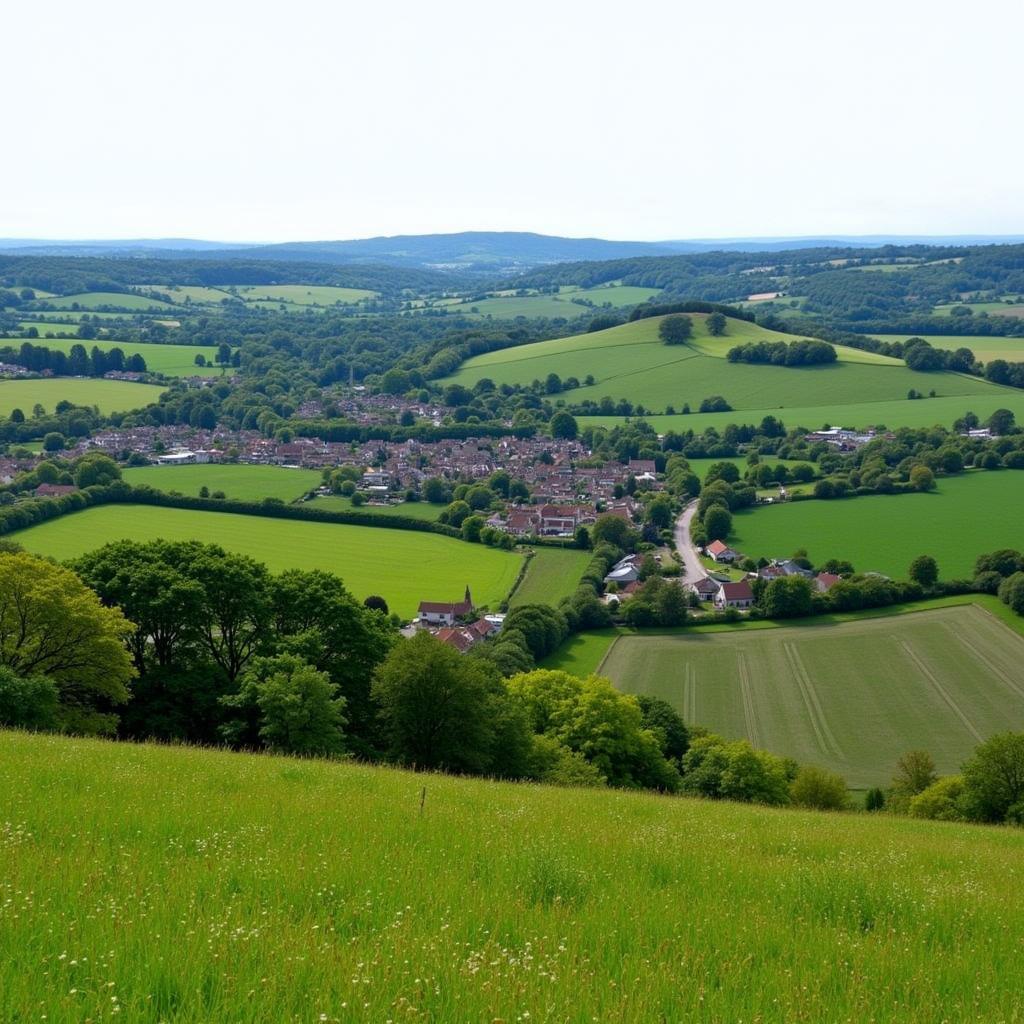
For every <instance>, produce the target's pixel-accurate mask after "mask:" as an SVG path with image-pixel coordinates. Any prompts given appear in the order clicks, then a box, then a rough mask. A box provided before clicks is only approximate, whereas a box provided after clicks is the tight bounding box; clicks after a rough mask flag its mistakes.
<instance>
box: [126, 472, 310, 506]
mask: <svg viewBox="0 0 1024 1024" xmlns="http://www.w3.org/2000/svg"><path fill="white" fill-rule="evenodd" d="M123 476H124V479H125V480H126V481H127V482H128V483H130V484H131V485H132V486H139V485H145V486H147V487H154V488H156V489H157V490H158V491H177V492H178V493H179V494H188V495H191V496H193V497H195V496H198V494H199V489H200V488H201V487H207V488H209V489H210V490H211V491H223V492H224V494H225V496H226V497H228V498H236V499H238V500H239V501H260V500H261V499H263V498H280V499H281V500H282V501H294V500H295V499H296V498H301V497H302V495H303V494H307V493H308V492H309V491H311V490H313V489H314V488H316V487H319V486H320V482H321V479H322V478H321V475H320V473H318V472H317V471H316V470H315V469H284V468H282V467H281V466H230V465H215V464H211V463H207V464H205V465H201V466H139V467H137V468H134V469H126V470H124V473H123Z"/></svg>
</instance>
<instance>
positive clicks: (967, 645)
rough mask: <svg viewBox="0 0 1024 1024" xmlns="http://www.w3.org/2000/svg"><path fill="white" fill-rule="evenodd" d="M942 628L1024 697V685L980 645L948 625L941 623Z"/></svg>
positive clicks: (1018, 694)
mask: <svg viewBox="0 0 1024 1024" xmlns="http://www.w3.org/2000/svg"><path fill="white" fill-rule="evenodd" d="M943 629H945V631H946V632H947V633H948V634H949V636H951V637H952V638H953V639H954V640H955V641H956V642H957V643H959V644H960V645H961V646H962V647H964V648H966V649H967V650H968V651H969V652H970V653H971V654H973V655H974V657H975V658H977V659H978V661H980V662H981V663H982V665H984V666H985V668H987V669H988V670H989V672H991V673H992V675H994V676H995V677H996V679H998V680H1000V681H1001V682H1002V683H1004V684H1005V685H1006V686H1007V687H1008V688H1009V689H1011V690H1013V692H1014V693H1015V694H1017V696H1018V697H1022V698H1024V686H1021V685H1020V683H1018V682H1017V681H1016V680H1014V679H1011V678H1010V676H1009V675H1008V674H1007V673H1006V672H1004V671H1003V670H1002V669H1001V668H1000V667H999V666H998V665H997V664H996V663H995V662H994V661H992V659H991V658H990V657H989V656H988V655H987V654H986V653H985V652H984V651H982V650H981V648H980V647H976V646H975V645H974V644H973V643H972V642H971V641H970V640H968V639H967V637H965V636H961V635H960V634H959V633H956V632H954V631H953V630H952V629H950V628H949V626H947V625H945V624H943Z"/></svg>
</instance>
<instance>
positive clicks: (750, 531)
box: [729, 469, 1024, 579]
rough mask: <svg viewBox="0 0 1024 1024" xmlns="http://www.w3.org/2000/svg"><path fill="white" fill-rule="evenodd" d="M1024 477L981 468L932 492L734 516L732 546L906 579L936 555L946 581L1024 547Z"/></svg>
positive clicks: (812, 503) (795, 504) (751, 552)
mask: <svg viewBox="0 0 1024 1024" xmlns="http://www.w3.org/2000/svg"><path fill="white" fill-rule="evenodd" d="M1022 508H1024V473H1022V472H1021V471H1020V470H1012V469H1007V470H985V471H982V470H978V471H975V472H968V473H964V474H962V475H959V476H953V477H942V478H940V479H939V480H938V487H937V489H936V490H935V491H933V492H931V493H928V494H897V495H878V496H875V495H868V496H865V497H859V498H847V499H840V500H838V501H803V502H791V503H789V504H783V505H772V506H767V507H761V508H756V509H745V510H743V511H740V512H737V513H736V515H735V516H734V518H733V532H732V533H731V534H730V535H729V543H730V545H732V546H733V547H734V548H736V549H737V550H738V551H742V552H743V553H744V554H747V555H750V556H751V557H753V558H755V559H756V558H760V557H762V556H763V557H765V558H788V557H789V556H790V555H792V554H793V552H794V551H797V550H798V549H800V548H803V549H804V550H806V551H807V553H808V555H809V557H810V559H811V561H813V562H817V563H821V562H825V561H827V560H828V559H830V558H845V559H848V560H849V561H851V562H852V563H853V565H854V568H855V569H857V570H858V571H859V572H881V573H885V574H886V575H887V576H892V577H894V578H899V579H905V578H906V575H907V568H908V566H909V565H910V563H911V561H912V560H913V559H914V558H915V557H916V556H917V555H932V556H933V557H934V558H935V559H936V560H937V561H938V563H939V571H940V573H941V575H942V577H943V578H944V579H963V578H969V577H970V576H971V575H972V568H973V566H974V560H975V558H976V557H977V556H978V555H980V554H983V553H984V552H987V551H994V550H996V549H997V548H1024V518H1022V516H1021V515H1020V514H1019V512H1020V510H1021V509H1022Z"/></svg>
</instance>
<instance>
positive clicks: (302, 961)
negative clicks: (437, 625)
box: [0, 732, 1024, 1024]
mask: <svg viewBox="0 0 1024 1024" xmlns="http://www.w3.org/2000/svg"><path fill="white" fill-rule="evenodd" d="M0 801H2V804H3V807H4V816H3V819H2V820H0V850H2V855H0V889H2V891H3V893H4V901H3V903H0V921H2V925H3V926H2V928H0V1019H3V1020H5V1021H11V1022H15V1021H29V1020H44V1019H45V1020H46V1021H47V1022H49V1024H79V1022H82V1021H89V1020H92V1021H100V1020H109V1019H112V1018H120V1019H123V1020H126V1021H132V1022H133V1024H134V1022H138V1024H158V1022H172V1021H173V1022H175V1024H198V1022H214V1021H231V1022H234V1024H263V1022H271V1021H273V1022H277V1021H281V1022H284V1021H357V1020H359V1021H361V1020H366V1021H381V1022H384V1021H397V1020H410V1021H411V1020H420V1021H429V1022H438V1024H440V1022H453V1024H454V1022H463V1021H474V1022H476V1021H480V1022H499V1021H500V1022H513V1021H516V1022H520V1024H529V1022H533V1021H551V1022H556V1021H557V1022H573V1024H577V1022H579V1024H582V1022H585V1021H593V1020H598V1021H619V1022H637V1024H639V1022H659V1021H664V1022H673V1024H675V1022H683V1021H708V1022H726V1021H729V1022H739V1021H763V1022H766V1024H767V1022H772V1024H781V1022H787V1021H814V1022H823V1024H824V1022H838V1021H856V1022H861V1021H864V1022H867V1021H900V1022H903V1024H934V1022H937V1021H967V1020H972V1021H984V1022H996V1021H1005V1022H1010V1021H1015V1020H1017V1019H1019V1010H1020V991H1021V989H1022V987H1024V968H1022V965H1021V958H1020V955H1019V953H1020V949H1019V947H1020V936H1021V934H1022V932H1024V905H1022V902H1021V900H1020V894H1019V888H1020V886H1019V865H1020V863H1021V860H1022V858H1024V833H1022V832H1021V831H1020V830H1015V829H1006V828H984V827H979V826H969V825H955V824H943V823H936V822H925V821H914V820H912V819H899V818H892V817H890V816H888V815H885V814H881V815H866V814H846V815H841V814H819V813H814V812H809V811H795V810H783V811H780V810H773V809H767V808H760V807H753V806H744V805H739V804H724V803H717V804H716V803H711V802H704V801H698V800H686V799H671V798H665V797H658V796H651V795H646V794H638V793H628V792H622V791H608V790H579V789H572V790H570V789H558V788H554V787H541V786H524V785H512V784H504V783H497V782H489V781H485V780H471V779H456V778H449V777H444V776H426V775H422V774H414V773H411V772H400V771H397V770H393V769H386V768H373V767H368V766H365V765H358V764H339V763H330V762H324V761H300V760H292V759H287V758H280V757H270V756H253V755H248V754H234V753H230V752H226V751H214V750H196V749H189V748H187V747H160V746H138V745H131V744H126V743H109V742H101V741H96V740H79V739H69V738H65V737H59V736H40V735H35V736H33V735H28V734H24V733H17V732H0ZM421 801H422V811H421V810H420V806H421Z"/></svg>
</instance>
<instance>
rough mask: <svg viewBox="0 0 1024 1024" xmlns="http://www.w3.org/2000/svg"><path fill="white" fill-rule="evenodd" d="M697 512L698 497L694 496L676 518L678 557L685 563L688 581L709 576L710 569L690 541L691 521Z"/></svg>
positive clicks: (691, 581)
mask: <svg viewBox="0 0 1024 1024" xmlns="http://www.w3.org/2000/svg"><path fill="white" fill-rule="evenodd" d="M696 514H697V499H696V498H694V500H693V501H691V502H690V503H689V504H688V505H687V506H686V507H685V508H684V509H683V511H682V513H681V514H680V516H679V518H678V519H677V520H676V526H675V538H676V557H677V558H678V559H679V561H681V562H682V563H683V579H684V580H686V582H687V583H696V582H697V580H699V579H702V578H703V577H704V576H707V574H708V571H707V569H705V568H704V566H703V565H701V561H700V558H699V557H698V555H697V549H696V548H695V547H694V546H693V544H692V543H690V522H691V520H692V519H693V517H694V516H695V515H696Z"/></svg>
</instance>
